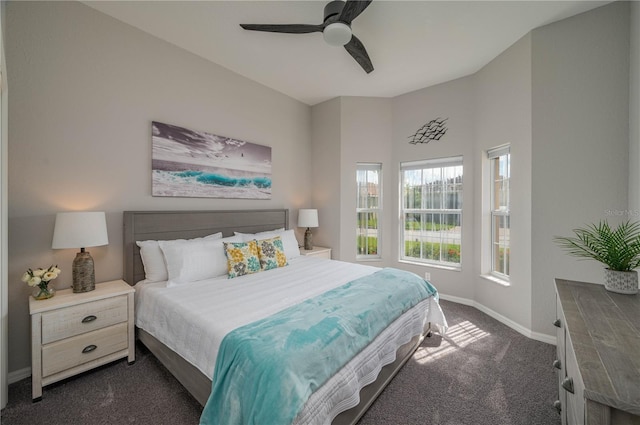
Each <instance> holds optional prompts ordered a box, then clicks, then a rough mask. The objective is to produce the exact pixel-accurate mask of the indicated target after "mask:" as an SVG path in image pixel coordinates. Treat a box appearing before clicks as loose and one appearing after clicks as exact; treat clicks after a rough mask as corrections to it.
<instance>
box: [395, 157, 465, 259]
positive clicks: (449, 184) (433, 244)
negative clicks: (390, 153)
mask: <svg viewBox="0 0 640 425" xmlns="http://www.w3.org/2000/svg"><path fill="white" fill-rule="evenodd" d="M400 181H401V184H402V189H401V191H400V192H401V194H400V196H401V222H402V224H401V225H402V230H401V232H400V235H401V236H400V238H401V241H400V242H401V243H400V249H401V252H400V260H405V261H411V262H419V263H426V264H436V265H441V266H448V267H454V268H458V269H459V268H460V266H461V262H460V257H461V256H460V248H461V242H462V157H461V156H459V157H452V158H443V159H434V160H427V161H415V162H404V163H401V164H400Z"/></svg>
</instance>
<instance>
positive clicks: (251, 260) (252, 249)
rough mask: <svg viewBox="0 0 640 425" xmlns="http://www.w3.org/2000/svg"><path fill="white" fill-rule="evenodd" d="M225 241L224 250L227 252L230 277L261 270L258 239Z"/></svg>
mask: <svg viewBox="0 0 640 425" xmlns="http://www.w3.org/2000/svg"><path fill="white" fill-rule="evenodd" d="M223 243H224V251H225V253H226V254H227V271H228V275H227V276H228V278H229V279H232V278H234V277H238V276H244V275H246V274H251V273H256V272H259V271H260V259H259V257H258V244H257V242H256V241H249V242H223Z"/></svg>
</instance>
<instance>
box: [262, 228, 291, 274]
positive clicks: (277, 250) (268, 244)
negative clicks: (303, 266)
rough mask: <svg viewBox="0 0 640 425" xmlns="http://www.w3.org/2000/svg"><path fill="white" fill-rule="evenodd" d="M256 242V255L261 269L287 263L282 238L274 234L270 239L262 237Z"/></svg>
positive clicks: (281, 265)
mask: <svg viewBox="0 0 640 425" xmlns="http://www.w3.org/2000/svg"><path fill="white" fill-rule="evenodd" d="M257 242H258V256H259V257H260V267H261V268H262V270H271V269H276V268H278V267H284V266H286V265H288V264H289V263H287V256H286V255H285V254H284V245H283V243H282V238H280V236H276V237H275V238H271V239H262V240H259V241H257Z"/></svg>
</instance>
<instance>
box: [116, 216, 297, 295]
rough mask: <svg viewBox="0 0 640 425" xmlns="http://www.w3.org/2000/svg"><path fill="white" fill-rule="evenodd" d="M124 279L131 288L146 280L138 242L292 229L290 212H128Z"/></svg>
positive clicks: (125, 234) (125, 219) (125, 228)
mask: <svg viewBox="0 0 640 425" xmlns="http://www.w3.org/2000/svg"><path fill="white" fill-rule="evenodd" d="M123 219H124V238H123V241H124V276H123V279H124V280H125V281H126V282H127V283H129V285H135V284H136V282H138V281H140V280H143V279H144V267H143V265H142V259H141V258H140V248H139V247H138V246H137V245H136V241H144V240H149V239H152V240H173V239H190V238H197V237H201V236H206V235H210V234H212V233H216V232H222V234H223V235H224V236H225V237H226V236H231V235H233V232H234V231H236V232H242V233H255V232H261V231H265V230H272V229H276V228H280V227H284V228H285V229H286V228H288V227H289V210H286V209H274V210H234V211H231V210H230V211H125V212H124V217H123Z"/></svg>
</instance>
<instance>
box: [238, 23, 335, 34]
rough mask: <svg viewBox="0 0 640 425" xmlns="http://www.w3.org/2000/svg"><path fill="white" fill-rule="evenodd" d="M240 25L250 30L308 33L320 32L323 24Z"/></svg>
mask: <svg viewBox="0 0 640 425" xmlns="http://www.w3.org/2000/svg"><path fill="white" fill-rule="evenodd" d="M240 26H241V27H242V28H244V29H246V30H250V31H266V32H283V33H287V34H308V33H312V32H322V30H323V29H324V25H307V24H240Z"/></svg>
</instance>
